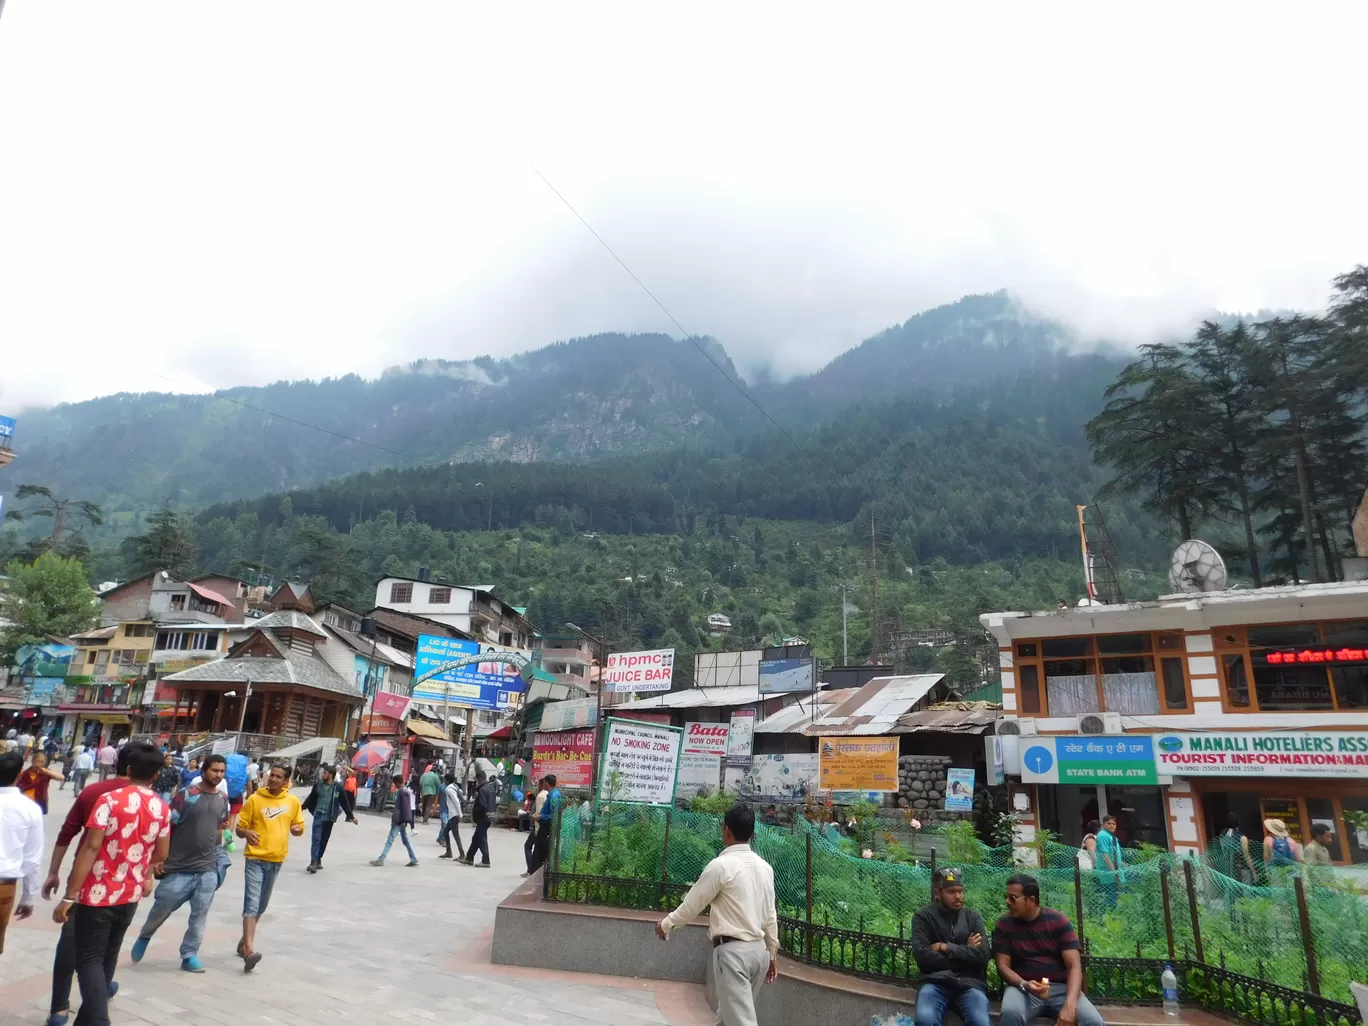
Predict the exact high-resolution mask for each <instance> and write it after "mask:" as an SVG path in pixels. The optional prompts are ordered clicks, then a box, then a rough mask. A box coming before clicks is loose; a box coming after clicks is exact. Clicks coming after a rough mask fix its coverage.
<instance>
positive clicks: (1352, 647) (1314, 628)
mask: <svg viewBox="0 0 1368 1026" xmlns="http://www.w3.org/2000/svg"><path fill="white" fill-rule="evenodd" d="M1216 646H1217V648H1218V649H1219V650H1221V660H1220V661H1221V679H1222V684H1223V687H1224V691H1225V702H1226V708H1227V709H1228V710H1230V711H1232V712H1258V711H1268V712H1282V711H1305V710H1329V709H1364V708H1368V622H1364V621H1340V622H1331V623H1323V624H1322V623H1283V624H1266V625H1261V626H1257V627H1249V628H1247V629H1243V630H1235V629H1230V628H1221V629H1220V630H1218V631H1217V632H1216Z"/></svg>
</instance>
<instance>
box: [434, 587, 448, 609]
mask: <svg viewBox="0 0 1368 1026" xmlns="http://www.w3.org/2000/svg"><path fill="white" fill-rule="evenodd" d="M450 601H451V589H450V588H429V589H428V602H429V603H431V604H432V605H434V606H445V605H446V604H447V603H449V602H450Z"/></svg>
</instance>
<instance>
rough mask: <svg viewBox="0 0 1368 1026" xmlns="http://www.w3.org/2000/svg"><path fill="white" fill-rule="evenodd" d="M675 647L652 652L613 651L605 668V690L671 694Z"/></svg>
mask: <svg viewBox="0 0 1368 1026" xmlns="http://www.w3.org/2000/svg"><path fill="white" fill-rule="evenodd" d="M674 654H675V650H674V649H672V648H658V649H655V650H653V651H651V652H612V653H609V655H608V665H607V666H605V667H604V668H603V687H604V690H606V691H631V692H643V691H669V690H670V681H671V680H672V679H673V678H674Z"/></svg>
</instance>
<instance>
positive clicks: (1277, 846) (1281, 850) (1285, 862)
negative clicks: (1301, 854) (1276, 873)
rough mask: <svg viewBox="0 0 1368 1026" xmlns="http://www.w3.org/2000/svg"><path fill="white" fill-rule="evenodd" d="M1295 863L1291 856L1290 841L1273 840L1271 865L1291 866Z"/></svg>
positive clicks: (1293, 856) (1294, 857) (1293, 857)
mask: <svg viewBox="0 0 1368 1026" xmlns="http://www.w3.org/2000/svg"><path fill="white" fill-rule="evenodd" d="M1296 861H1297V857H1296V856H1295V855H1293V854H1292V841H1291V840H1290V839H1289V838H1286V837H1275V838H1273V865H1275V866H1291V865H1294V864H1295V863H1296Z"/></svg>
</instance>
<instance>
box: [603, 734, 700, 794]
mask: <svg viewBox="0 0 1368 1026" xmlns="http://www.w3.org/2000/svg"><path fill="white" fill-rule="evenodd" d="M683 734H684V732H683V731H682V730H680V729H679V728H678V727H666V726H664V725H660V726H657V725H656V724H653V723H635V722H632V721H630V720H616V719H610V720H609V721H608V733H607V743H606V744H604V746H603V770H602V772H601V773H600V774H599V785H598V793H599V797H600V798H603V797H604V796H605V792H610V793H609V794H608V795H607V796H608V797H611V798H612V800H613V801H618V802H630V803H632V804H636V805H671V804H673V803H674V792H675V778H676V777H677V776H678V773H679V754H680V753H679V749H680V744H681V739H682V738H683Z"/></svg>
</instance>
